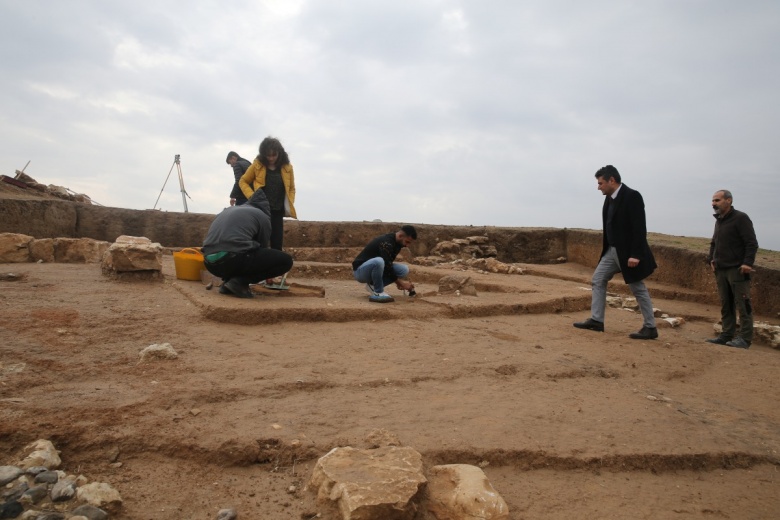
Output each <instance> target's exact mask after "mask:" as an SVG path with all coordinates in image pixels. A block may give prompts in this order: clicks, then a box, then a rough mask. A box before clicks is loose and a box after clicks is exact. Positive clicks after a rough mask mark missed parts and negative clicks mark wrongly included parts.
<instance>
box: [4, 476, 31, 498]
mask: <svg viewBox="0 0 780 520" xmlns="http://www.w3.org/2000/svg"><path fill="white" fill-rule="evenodd" d="M8 486H9V487H8V488H7V489H4V490H3V493H2V495H1V496H2V497H3V502H13V501H16V500H19V498H20V497H21V496H22V495H23V494H24V492H25V491H27V490H28V489H30V486H29V485H28V484H27V480H25V479H19V480H18V481H17V482H16V484H14V485H13V486H11V485H10V484H8Z"/></svg>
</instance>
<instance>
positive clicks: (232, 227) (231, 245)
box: [202, 190, 271, 256]
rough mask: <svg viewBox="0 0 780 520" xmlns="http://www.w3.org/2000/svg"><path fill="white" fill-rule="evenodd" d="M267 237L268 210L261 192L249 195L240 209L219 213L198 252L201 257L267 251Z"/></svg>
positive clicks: (231, 208) (269, 221) (232, 207)
mask: <svg viewBox="0 0 780 520" xmlns="http://www.w3.org/2000/svg"><path fill="white" fill-rule="evenodd" d="M270 236H271V206H270V205H269V204H268V199H267V198H266V197H265V193H264V192H263V190H257V191H255V192H254V194H252V196H251V197H250V198H249V200H248V201H247V203H246V204H244V205H243V206H231V207H229V208H225V209H224V210H222V213H220V214H219V215H217V217H216V218H215V219H214V221H213V222H212V223H211V227H209V230H208V232H207V233H206V239H205V240H204V241H203V249H202V252H203V254H204V255H205V256H208V255H211V254H214V253H219V252H220V251H226V252H228V253H244V252H247V251H252V250H253V249H257V248H260V247H268V240H269V238H270Z"/></svg>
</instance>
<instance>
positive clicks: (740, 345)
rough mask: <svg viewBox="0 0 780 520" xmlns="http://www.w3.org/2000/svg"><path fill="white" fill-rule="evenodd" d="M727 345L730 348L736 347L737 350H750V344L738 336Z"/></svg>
mask: <svg viewBox="0 0 780 520" xmlns="http://www.w3.org/2000/svg"><path fill="white" fill-rule="evenodd" d="M726 345H727V346H729V347H736V348H744V349H748V348H750V343H748V342H747V341H745V340H744V339H743V338H742V337H741V336H737V337H736V338H734V339H732V340H731V341H727V342H726Z"/></svg>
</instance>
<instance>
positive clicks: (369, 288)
mask: <svg viewBox="0 0 780 520" xmlns="http://www.w3.org/2000/svg"><path fill="white" fill-rule="evenodd" d="M366 291H368V294H374V293H375V292H376V291H375V290H374V286H373V285H371V284H370V283H367V284H366Z"/></svg>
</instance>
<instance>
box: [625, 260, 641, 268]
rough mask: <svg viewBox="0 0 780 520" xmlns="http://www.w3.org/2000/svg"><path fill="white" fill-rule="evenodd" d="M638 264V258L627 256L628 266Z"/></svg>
mask: <svg viewBox="0 0 780 520" xmlns="http://www.w3.org/2000/svg"><path fill="white" fill-rule="evenodd" d="M638 265H639V259H638V258H629V259H628V267H636V266H638Z"/></svg>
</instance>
